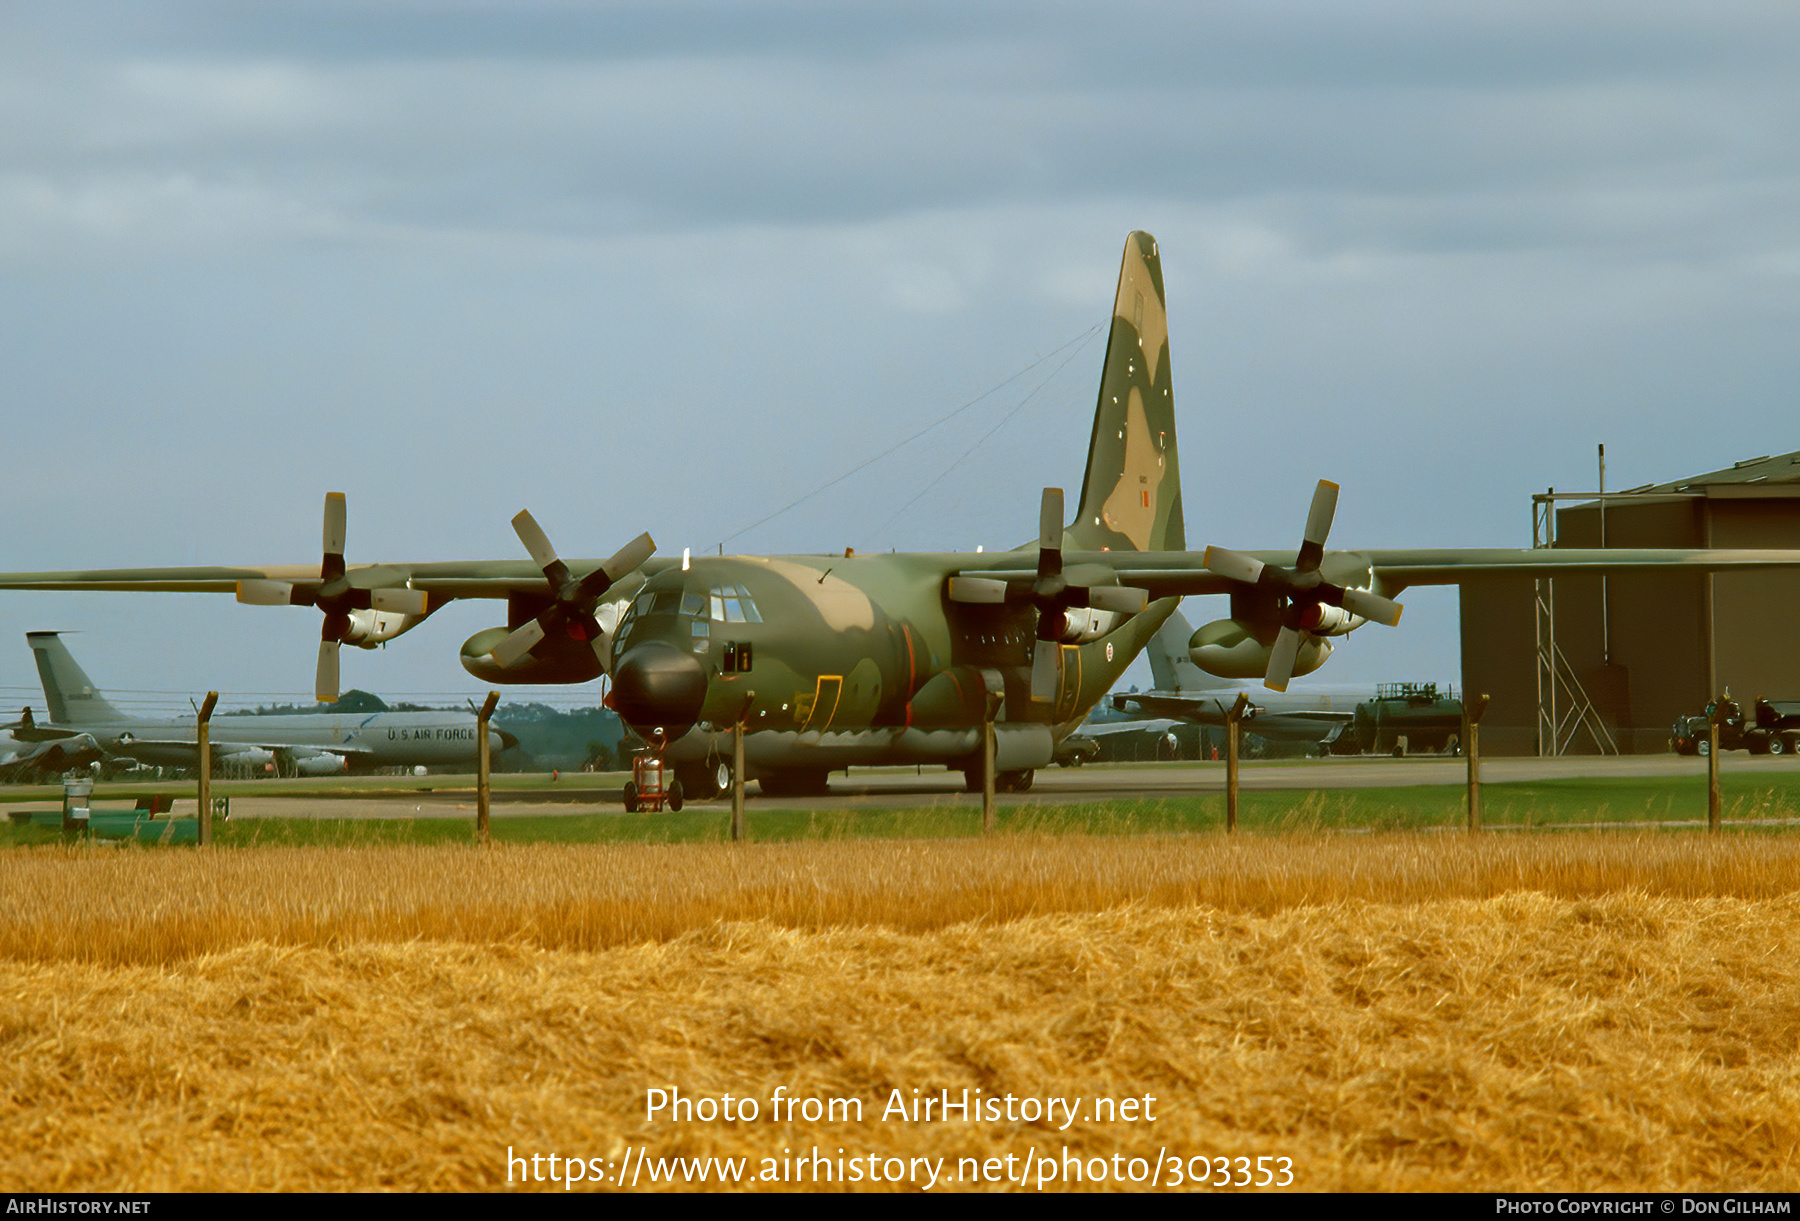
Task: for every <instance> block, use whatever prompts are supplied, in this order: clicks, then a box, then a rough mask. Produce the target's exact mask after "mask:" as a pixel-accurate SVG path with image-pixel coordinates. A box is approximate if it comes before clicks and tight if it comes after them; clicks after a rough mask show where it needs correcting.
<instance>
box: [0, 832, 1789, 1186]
mask: <svg viewBox="0 0 1800 1221" xmlns="http://www.w3.org/2000/svg"><path fill="white" fill-rule="evenodd" d="M1797 865H1800V842H1795V841H1792V840H1789V839H1787V838H1767V839H1725V840H1722V841H1715V840H1709V839H1705V838H1702V837H1697V836H1696V837H1670V836H1659V837H1647V838H1642V839H1637V838H1622V837H1601V836H1582V837H1577V836H1558V837H1554V838H1550V837H1546V838H1532V839H1505V840H1502V839H1499V838H1497V837H1495V838H1489V839H1485V840H1482V841H1479V842H1476V843H1470V842H1467V841H1465V840H1463V839H1461V838H1456V837H1417V836H1407V837H1398V836H1397V837H1391V838H1390V837H1337V838H1324V837H1319V838H1296V839H1291V840H1251V841H1246V842H1242V843H1228V842H1225V841H1222V840H1220V839H1217V838H1210V837H1209V838H1168V839H1149V838H1146V839H1140V840H1114V839H1092V840H1085V839H1073V840H1035V839H1020V840H1002V841H999V842H990V843H929V844H905V843H885V844H883V843H828V844H810V845H772V846H760V847H757V848H754V849H751V850H749V851H735V852H734V851H732V850H731V849H729V848H719V849H712V848H708V847H703V846H695V847H687V848H644V847H639V848H613V849H594V848H586V849H577V848H560V847H557V848H529V849H506V850H500V851H494V852H488V853H482V852H479V851H474V850H468V849H452V848H393V849H368V850H360V851H344V850H309V849H283V850H263V851H254V852H250V851H246V852H233V853H212V854H202V853H192V852H190V853H153V852H110V853H109V852H87V853H83V852H75V853H70V854H65V853H63V852H61V851H55V852H32V853H9V854H6V855H4V856H0V893H4V894H5V895H6V900H7V902H6V911H5V913H4V916H3V917H0V998H4V999H3V1000H0V1056H4V1057H5V1062H6V1063H7V1064H8V1066H9V1068H8V1074H7V1078H6V1084H5V1086H4V1088H3V1089H0V1136H3V1139H0V1181H3V1182H5V1183H7V1184H8V1186H9V1187H12V1188H14V1189H20V1190H54V1189H109V1190H158V1189H167V1190H195V1189H242V1188H252V1189H254V1188H279V1189H299V1188H381V1187H397V1188H425V1189H452V1188H458V1189H460V1188H493V1187H496V1186H499V1187H504V1186H505V1180H506V1162H505V1155H506V1149H507V1147H508V1146H512V1147H514V1148H515V1150H518V1151H525V1152H537V1153H546V1154H547V1153H558V1154H563V1155H571V1154H572V1155H577V1156H581V1157H598V1158H606V1157H614V1158H616V1157H618V1156H619V1155H620V1153H621V1152H622V1151H623V1150H624V1149H625V1148H627V1147H633V1146H639V1145H645V1144H648V1145H649V1146H650V1147H651V1150H652V1154H653V1155H656V1154H662V1155H677V1154H692V1153H700V1154H709V1153H719V1154H728V1155H731V1156H743V1155H748V1156H750V1157H752V1158H761V1157H764V1156H769V1155H780V1154H781V1153H782V1151H783V1150H784V1149H794V1150H810V1149H811V1148H812V1147H813V1146H814V1145H817V1146H819V1147H821V1148H823V1149H825V1150H827V1151H828V1152H834V1151H835V1150H837V1149H838V1148H840V1147H841V1148H843V1149H844V1150H846V1152H847V1153H849V1154H855V1153H857V1152H859V1151H860V1152H863V1153H870V1152H878V1153H882V1154H886V1155H892V1156H934V1157H935V1156H944V1157H948V1158H950V1159H951V1163H950V1164H951V1167H952V1170H954V1167H955V1159H957V1158H959V1157H973V1156H984V1157H985V1156H990V1155H1004V1154H1006V1153H1015V1154H1020V1155H1023V1154H1025V1153H1026V1152H1027V1151H1028V1150H1030V1149H1032V1148H1034V1147H1035V1148H1036V1149H1037V1151H1038V1153H1039V1155H1040V1156H1042V1155H1043V1154H1045V1153H1047V1152H1048V1153H1054V1152H1060V1150H1061V1148H1062V1147H1063V1146H1064V1145H1067V1146H1068V1147H1069V1148H1071V1149H1078V1150H1081V1151H1082V1152H1083V1153H1084V1154H1085V1155H1090V1156H1091V1155H1111V1154H1112V1153H1114V1152H1123V1153H1127V1154H1132V1155H1137V1156H1143V1157H1153V1156H1154V1155H1155V1154H1156V1153H1157V1151H1158V1149H1164V1148H1166V1149H1167V1150H1168V1151H1169V1152H1170V1153H1179V1154H1180V1155H1182V1156H1184V1157H1185V1156H1191V1155H1200V1154H1205V1155H1209V1156H1232V1157H1236V1156H1239V1155H1248V1156H1252V1157H1254V1156H1256V1155H1258V1154H1278V1155H1286V1156H1289V1157H1291V1158H1293V1159H1294V1160H1293V1166H1294V1172H1295V1176H1296V1177H1295V1183H1294V1186H1295V1187H1297V1188H1301V1189H1305V1190H1328V1191H1338V1190H1359V1189H1440V1190H1443V1189H1447V1190H1456V1189H1506V1190H1532V1189H1546V1190H1548V1189H1583V1190H1598V1189H1619V1190H1625V1189H1632V1190H1644V1189H1650V1190H1676V1189H1681V1190H1739V1189H1779V1190H1789V1191H1791V1190H1794V1189H1795V1187H1796V1184H1797V1183H1800V1119H1797V1118H1796V1117H1797V1116H1800V896H1797V895H1796V891H1797V890H1800V868H1796V866H1797ZM665 1085H677V1086H679V1087H680V1088H681V1089H682V1090H683V1091H684V1092H687V1093H689V1094H693V1095H705V1094H710V1095H715V1096H716V1095H723V1094H724V1093H726V1092H730V1093H732V1094H733V1095H735V1096H738V1097H743V1096H751V1097H757V1098H762V1099H766V1098H767V1097H768V1096H769V1095H770V1094H771V1092H772V1091H773V1090H774V1088H775V1087H776V1086H777V1085H784V1086H786V1087H787V1088H788V1090H789V1091H790V1092H794V1093H798V1094H801V1095H817V1096H854V1097H860V1098H862V1099H864V1102H865V1107H866V1108H867V1110H866V1112H865V1119H864V1121H863V1122H862V1123H860V1124H854V1123H844V1122H839V1123H836V1124H832V1123H825V1122H819V1123H811V1124H808V1123H804V1122H800V1121H796V1122H794V1123H792V1124H779V1123H770V1122H768V1121H767V1120H766V1119H765V1120H763V1121H762V1122H757V1123H752V1124H726V1123H711V1124H709V1123H704V1122H695V1123H678V1124H671V1123H668V1122H663V1121H658V1122H655V1123H649V1122H646V1121H645V1119H644V1112H643V1105H644V1090H645V1089H646V1088H647V1087H650V1086H665ZM965 1086H966V1087H969V1088H971V1089H975V1088H979V1089H982V1090H984V1091H986V1093H987V1094H989V1095H995V1094H1006V1093H1012V1094H1015V1095H1020V1096H1036V1097H1043V1096H1050V1095H1056V1096H1065V1097H1067V1096H1082V1097H1087V1098H1091V1097H1094V1096H1096V1095H1106V1096H1111V1097H1126V1096H1132V1095H1139V1096H1141V1095H1145V1094H1150V1095H1155V1096H1156V1097H1157V1098H1158V1100H1159V1101H1158V1104H1157V1119H1156V1121H1155V1122H1154V1123H1140V1124H1136V1125H1131V1124H1124V1123H1095V1122H1092V1121H1089V1120H1083V1121H1081V1122H1077V1123H1076V1124H1074V1125H1073V1126H1072V1127H1070V1128H1069V1129H1068V1131H1066V1132H1057V1131H1054V1130H1053V1129H1051V1128H1049V1127H1046V1126H1045V1125H1041V1124H1039V1125H1033V1124H1026V1123H1017V1124H1010V1125H1009V1124H1000V1125H997V1126H988V1125H963V1124H957V1123H951V1124H947V1125H946V1124H923V1125H907V1124H900V1123H884V1122H882V1121H881V1119H880V1118H879V1115H880V1110H881V1103H882V1102H883V1101H884V1100H885V1099H886V1097H887V1096H888V1092H889V1091H890V1090H892V1089H895V1088H898V1089H901V1090H902V1091H904V1092H906V1093H907V1094H908V1095H910V1091H911V1090H912V1089H914V1088H919V1089H924V1090H937V1089H940V1088H949V1089H951V1090H960V1089H962V1088H964V1087H965ZM753 1169H754V1165H753ZM646 1185H647V1184H646Z"/></svg>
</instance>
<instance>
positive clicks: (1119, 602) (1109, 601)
mask: <svg viewBox="0 0 1800 1221" xmlns="http://www.w3.org/2000/svg"><path fill="white" fill-rule="evenodd" d="M1087 598H1088V605H1089V606H1092V607H1094V608H1095V609H1097V610H1107V611H1117V612H1119V613H1120V614H1123V615H1135V614H1137V613H1138V612H1139V611H1141V610H1143V609H1144V608H1145V607H1146V606H1148V605H1150V594H1149V591H1147V590H1142V589H1138V588H1137V587H1136V586H1132V585H1095V586H1092V587H1091V588H1089V590H1088V591H1087Z"/></svg>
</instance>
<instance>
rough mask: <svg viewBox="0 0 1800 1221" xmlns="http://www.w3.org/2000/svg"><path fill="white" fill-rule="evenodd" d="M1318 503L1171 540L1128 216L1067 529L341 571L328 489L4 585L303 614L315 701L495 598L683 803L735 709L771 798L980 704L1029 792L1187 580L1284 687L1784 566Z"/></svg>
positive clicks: (904, 744) (506, 673)
mask: <svg viewBox="0 0 1800 1221" xmlns="http://www.w3.org/2000/svg"><path fill="white" fill-rule="evenodd" d="M1336 503H1337V485H1336V484H1333V483H1329V482H1321V483H1320V484H1319V487H1318V491H1317V493H1316V494H1315V496H1314V498H1313V503H1312V509H1311V512H1310V513H1309V514H1308V516H1307V519H1306V527H1305V531H1304V533H1303V535H1302V539H1303V542H1302V545H1301V547H1300V549H1299V550H1298V551H1297V552H1257V553H1253V554H1247V553H1242V552H1236V551H1229V550H1226V549H1224V548H1220V547H1212V548H1208V549H1207V550H1206V551H1204V552H1194V551H1188V550H1186V546H1187V541H1186V535H1185V532H1184V527H1183V521H1182V513H1181V479H1180V472H1179V467H1178V464H1177V460H1176V445H1175V404H1174V391H1173V387H1172V383H1171V377H1170V370H1169V345H1168V318H1167V314H1166V312H1165V303H1164V296H1163V278H1162V263H1161V258H1160V255H1159V252H1158V250H1157V245H1156V241H1155V239H1154V238H1152V237H1151V236H1150V235H1149V234H1147V233H1133V234H1131V235H1130V237H1128V238H1127V239H1126V242H1125V257H1124V262H1123V265H1122V266H1121V268H1120V271H1119V282H1118V292H1117V295H1116V297H1115V299H1114V305H1113V315H1112V333H1111V338H1110V340H1109V342H1108V346H1107V353H1106V363H1105V366H1104V368H1103V370H1102V373H1101V380H1100V394H1099V402H1098V404H1097V407H1096V410H1095V413H1094V428H1093V434H1092V438H1091V441H1090V444H1089V450H1088V465H1087V473H1086V477H1085V479H1084V481H1083V484H1082V489H1081V494H1080V497H1079V499H1078V500H1077V502H1076V506H1077V507H1076V514H1075V519H1074V521H1073V522H1072V523H1069V524H1066V525H1065V520H1066V519H1065V517H1064V513H1063V496H1062V492H1061V491H1060V490H1059V489H1054V488H1051V489H1046V490H1045V492H1044V497H1043V503H1042V507H1041V512H1040V515H1039V537H1038V540H1037V544H1036V546H1026V547H1023V548H1020V549H1019V550H1017V551H1011V552H998V553H980V554H969V553H961V554H958V553H908V554H894V553H889V554H886V555H866V556H859V555H855V554H852V553H848V552H846V553H844V554H841V555H839V554H832V555H790V556H779V557H776V556H754V555H741V556H719V557H705V558H699V557H696V558H694V559H693V560H692V561H691V562H689V561H687V560H685V559H683V560H671V559H657V558H652V557H653V551H654V545H653V544H652V543H651V541H650V537H649V536H648V535H643V536H640V537H639V538H638V539H636V540H635V541H634V542H632V543H630V544H628V545H627V546H626V547H625V548H624V549H623V550H621V551H620V552H619V553H618V554H617V555H615V556H613V557H612V559H610V560H608V561H605V562H604V563H596V562H595V561H592V560H586V561H583V560H577V561H571V562H565V561H563V560H561V559H559V558H558V557H557V553H556V551H555V549H554V548H553V547H552V546H551V545H550V541H549V539H548V538H547V537H546V536H545V534H544V531H543V530H541V529H540V528H539V527H538V525H537V523H536V521H535V520H533V518H532V517H531V515H530V514H529V513H520V514H519V515H518V516H517V517H516V518H514V519H513V525H514V528H515V530H516V531H517V533H518V535H519V538H520V540H521V541H522V542H523V543H524V545H525V549H526V550H527V551H528V552H529V553H530V555H531V560H530V562H525V561H511V562H508V561H490V562H461V561H453V562H445V563H422V564H379V565H357V566H351V565H348V564H346V562H345V560H344V524H345V512H344V498H343V496H342V495H341V494H337V493H334V494H332V495H331V496H328V497H327V498H326V502H325V530H324V553H325V554H324V559H323V561H322V562H321V563H320V564H319V565H317V566H316V567H315V566H311V565H308V566H293V567H284V568H267V567H248V568H148V569H125V570H108V571H91V572H44V573H12V574H0V589H75V590H179V591H199V592H206V591H212V592H222V593H235V594H236V595H237V597H238V599H239V600H240V601H244V602H252V603H259V604H290V605H303V606H314V607H317V608H318V609H319V610H320V611H322V612H323V613H324V617H325V618H324V626H323V632H322V638H321V644H320V649H319V670H318V682H317V686H318V692H319V695H320V697H321V698H330V697H333V696H335V692H336V689H337V650H338V646H339V645H340V644H355V645H361V646H364V647H373V646H374V645H376V644H379V643H381V642H383V641H386V640H390V639H392V638H393V637H395V636H398V635H400V634H401V633H402V632H405V631H407V630H409V629H411V628H412V627H414V626H416V625H417V624H418V623H420V622H421V621H423V620H424V618H425V617H426V616H427V615H428V614H429V613H430V612H431V610H433V609H435V608H436V607H437V606H440V605H442V604H443V603H444V602H445V601H447V600H449V599H453V598H503V599H505V600H506V602H507V611H508V613H507V622H506V625H505V626H498V627H494V628H490V629H488V630H486V631H483V632H479V633H477V634H476V635H474V636H472V637H471V638H470V639H469V640H467V641H466V642H464V644H463V646H462V661H463V665H464V667H465V668H466V669H468V671H469V672H470V673H471V674H474V675H476V676H477V677H479V678H481V679H483V680H485V681H489V682H495V683H579V682H586V681H589V680H590V679H593V678H597V677H599V676H600V675H601V674H607V675H610V676H611V679H612V684H613V687H612V693H611V696H610V697H609V699H610V702H611V703H612V704H613V706H614V707H616V708H617V710H618V711H619V713H620V714H621V715H622V716H623V717H624V719H625V721H626V722H627V723H628V724H630V725H631V726H632V727H633V728H635V729H636V730H637V731H638V732H640V733H641V734H644V735H645V736H646V737H648V738H650V739H652V740H655V741H660V742H663V743H665V744H666V747H665V749H666V752H667V758H669V759H670V760H671V761H672V762H674V763H675V764H676V765H677V768H678V775H680V776H681V777H682V780H683V783H684V784H685V785H686V786H687V787H688V789H689V795H690V796H697V795H705V794H708V793H710V792H713V791H715V790H716V789H717V788H718V787H719V786H720V783H721V782H722V781H723V780H724V779H725V778H726V776H727V774H728V773H727V772H726V771H725V769H724V768H723V766H722V761H723V760H725V759H728V758H730V754H731V749H730V742H731V740H730V731H731V728H732V726H733V725H735V724H737V723H739V722H740V721H741V722H742V723H743V724H744V725H745V726H746V728H747V730H748V732H747V735H746V738H745V755H746V766H747V768H748V770H749V771H750V773H751V774H752V775H754V776H756V777H758V778H760V780H761V782H762V786H763V788H764V790H765V791H775V792H780V791H789V792H795V791H808V790H813V791H816V790H819V789H821V788H823V786H824V784H825V777H826V775H827V773H828V772H830V771H831V770H834V769H837V768H842V767H845V766H849V765H866V764H891V763H925V764H934V765H940V766H943V767H947V768H950V769H952V770H960V771H963V772H964V773H965V774H966V775H967V776H968V777H970V778H971V779H972V781H978V780H979V773H978V768H979V766H980V759H981V726H982V724H983V720H984V718H985V717H987V716H990V715H991V716H992V717H993V719H994V722H995V731H996V738H997V764H996V766H997V767H998V769H999V770H1000V772H1001V773H1002V775H1001V786H1002V787H1003V788H1011V789H1015V790H1016V789H1023V788H1025V787H1028V786H1029V785H1030V783H1031V779H1032V774H1033V771H1034V769H1037V768H1041V767H1044V766H1046V765H1047V764H1048V763H1049V762H1050V761H1051V759H1052V757H1053V754H1054V751H1055V747H1056V743H1057V742H1058V741H1059V740H1060V739H1062V738H1063V737H1065V736H1067V735H1068V734H1070V733H1072V732H1073V731H1074V730H1075V729H1076V728H1077V727H1078V726H1079V725H1080V724H1081V722H1082V720H1083V718H1084V717H1085V716H1086V715H1087V713H1088V711H1089V710H1090V709H1091V708H1093V707H1094V705H1095V704H1096V703H1097V702H1098V701H1099V700H1100V698H1101V697H1102V696H1103V695H1104V694H1105V693H1106V691H1107V690H1108V689H1109V688H1110V687H1111V686H1112V685H1113V684H1114V682H1115V681H1116V680H1117V678H1118V677H1119V675H1120V673H1121V672H1123V670H1124V669H1125V667H1126V666H1127V665H1129V664H1130V662H1131V661H1132V659H1133V658H1134V657H1136V656H1137V654H1138V652H1139V651H1140V650H1141V649H1143V647H1144V645H1145V643H1146V642H1147V641H1148V640H1149V639H1150V638H1151V636H1152V635H1153V634H1154V633H1155V632H1156V630H1157V629H1158V628H1159V627H1160V626H1161V625H1162V624H1163V622H1164V620H1165V619H1167V617H1168V616H1169V614H1170V612H1171V611H1173V610H1174V608H1175V605H1176V602H1177V600H1178V599H1179V597H1180V596H1182V595H1185V594H1211V593H1227V594H1230V595H1231V614H1230V616H1229V617H1228V618H1225V619H1221V620H1217V621H1215V622H1213V623H1209V624H1207V625H1205V626H1203V627H1201V628H1200V629H1199V630H1198V631H1196V632H1195V633H1194V634H1193V636H1192V638H1191V639H1190V641H1189V655H1190V657H1191V658H1192V659H1193V661H1194V663H1195V664H1196V665H1198V666H1200V667H1201V668H1202V669H1205V670H1207V671H1208V672H1210V673H1212V674H1216V675H1219V676H1221V677H1226V678H1247V677H1255V676H1262V677H1263V678H1264V681H1265V683H1266V684H1267V685H1268V686H1269V687H1271V688H1272V689H1275V690H1285V689H1286V687H1287V684H1288V680H1289V679H1290V678H1291V677H1293V676H1295V675H1301V674H1306V673H1309V672H1311V671H1312V670H1315V669H1317V668H1318V667H1319V665H1321V664H1322V663H1323V662H1324V661H1325V659H1326V657H1327V656H1329V654H1330V652H1331V648H1332V645H1331V641H1332V639H1333V638H1335V637H1338V636H1342V635H1344V634H1346V633H1348V632H1350V631H1352V630H1353V629H1355V628H1356V627H1358V626H1360V625H1361V624H1363V623H1364V622H1365V621H1367V620H1374V621H1376V622H1379V623H1384V624H1390V625H1391V624H1394V623H1396V622H1398V620H1399V617H1400V606H1399V605H1398V604H1397V603H1395V602H1394V601H1392V599H1393V598H1394V597H1395V596H1397V595H1398V594H1399V593H1400V592H1401V591H1402V590H1404V589H1406V588H1407V587H1408V586H1410V585H1420V584H1454V583H1457V582H1460V581H1463V580H1465V579H1469V578H1473V577H1480V576H1491V575H1495V574H1498V573H1507V574H1513V575H1522V576H1523V575H1532V574H1535V573H1549V572H1557V573H1583V572H1600V571H1619V570H1633V569H1644V568H1655V567H1662V566H1667V565H1681V566H1686V567H1687V568H1688V569H1689V570H1690V571H1713V570H1720V569H1727V568H1737V567H1778V566H1787V565H1794V564H1800V552H1795V551H1758V552H1726V551H1626V550H1605V551H1575V550H1568V551H1564V550H1528V549H1521V550H1485V551H1468V550H1432V551H1422V550H1396V551H1360V552H1347V551H1337V552H1328V551H1326V550H1325V542H1326V536H1327V533H1328V531H1329V529H1330V526H1331V519H1332V516H1333V513H1334V511H1335V508H1336ZM578 574H582V575H578Z"/></svg>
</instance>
